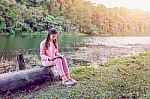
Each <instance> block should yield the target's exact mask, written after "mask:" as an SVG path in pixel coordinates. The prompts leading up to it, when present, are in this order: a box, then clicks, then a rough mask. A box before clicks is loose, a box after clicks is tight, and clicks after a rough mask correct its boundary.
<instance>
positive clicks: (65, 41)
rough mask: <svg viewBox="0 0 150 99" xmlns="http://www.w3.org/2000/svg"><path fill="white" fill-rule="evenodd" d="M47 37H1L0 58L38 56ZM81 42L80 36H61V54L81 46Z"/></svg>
mask: <svg viewBox="0 0 150 99" xmlns="http://www.w3.org/2000/svg"><path fill="white" fill-rule="evenodd" d="M45 37H46V35H22V36H14V35H7V36H6V35H3V36H0V58H2V57H3V58H5V59H12V58H14V57H15V56H16V53H18V52H22V53H29V54H36V55H38V54H39V46H40V42H41V41H42V40H44V39H45ZM80 40H81V39H80V36H78V35H74V36H73V35H70V34H65V33H64V34H60V35H59V37H58V42H59V50H60V52H65V51H66V49H65V48H69V47H77V46H80ZM63 49H64V50H63Z"/></svg>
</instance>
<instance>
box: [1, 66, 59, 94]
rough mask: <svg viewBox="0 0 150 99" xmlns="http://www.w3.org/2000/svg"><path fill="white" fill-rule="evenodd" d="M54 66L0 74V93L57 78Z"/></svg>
mask: <svg viewBox="0 0 150 99" xmlns="http://www.w3.org/2000/svg"><path fill="white" fill-rule="evenodd" d="M54 67H55V66H53V67H43V66H41V67H35V68H32V69H27V70H19V71H15V72H10V73H4V74H0V93H2V92H6V91H12V90H17V89H20V88H25V87H27V86H30V85H33V84H36V83H43V82H45V81H47V80H51V81H52V80H59V79H60V77H59V74H58V73H57V72H56V70H55V68H54Z"/></svg>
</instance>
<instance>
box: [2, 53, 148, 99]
mask: <svg viewBox="0 0 150 99" xmlns="http://www.w3.org/2000/svg"><path fill="white" fill-rule="evenodd" d="M149 64H150V53H143V54H139V55H135V56H129V57H122V58H120V59H116V60H111V61H109V62H107V63H105V64H104V65H103V66H100V67H97V68H94V67H93V66H84V67H80V66H79V67H71V68H70V70H71V73H72V75H71V76H72V77H73V78H75V79H77V80H78V84H77V85H75V86H73V87H69V88H66V87H63V86H61V85H60V82H54V83H52V84H50V83H46V84H44V85H42V86H37V87H35V88H33V89H32V90H31V89H30V90H26V91H18V92H16V93H13V94H12V93H9V92H8V93H7V94H5V95H3V96H5V97H7V98H19V99H20V98H21V99H26V98H58V99H59V98H119V99H122V98H132V99H133V98H134V99H138V98H142V99H148V98H150V83H149V82H150V65H149ZM1 96H2V95H1Z"/></svg>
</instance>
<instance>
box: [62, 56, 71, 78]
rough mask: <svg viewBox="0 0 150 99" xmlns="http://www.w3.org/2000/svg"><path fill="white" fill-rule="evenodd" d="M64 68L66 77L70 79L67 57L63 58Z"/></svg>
mask: <svg viewBox="0 0 150 99" xmlns="http://www.w3.org/2000/svg"><path fill="white" fill-rule="evenodd" d="M62 66H63V70H64V73H65V75H66V77H67V78H69V79H70V71H69V68H68V63H67V60H66V58H65V57H63V58H62Z"/></svg>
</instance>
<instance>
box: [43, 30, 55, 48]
mask: <svg viewBox="0 0 150 99" xmlns="http://www.w3.org/2000/svg"><path fill="white" fill-rule="evenodd" d="M51 34H57V35H58V32H57V30H56V29H55V28H51V29H50V30H49V31H48V34H47V37H46V42H45V47H46V49H48V47H49V46H50V36H51ZM52 42H53V43H54V46H55V48H56V49H58V41H57V39H55V40H53V41H52Z"/></svg>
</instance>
